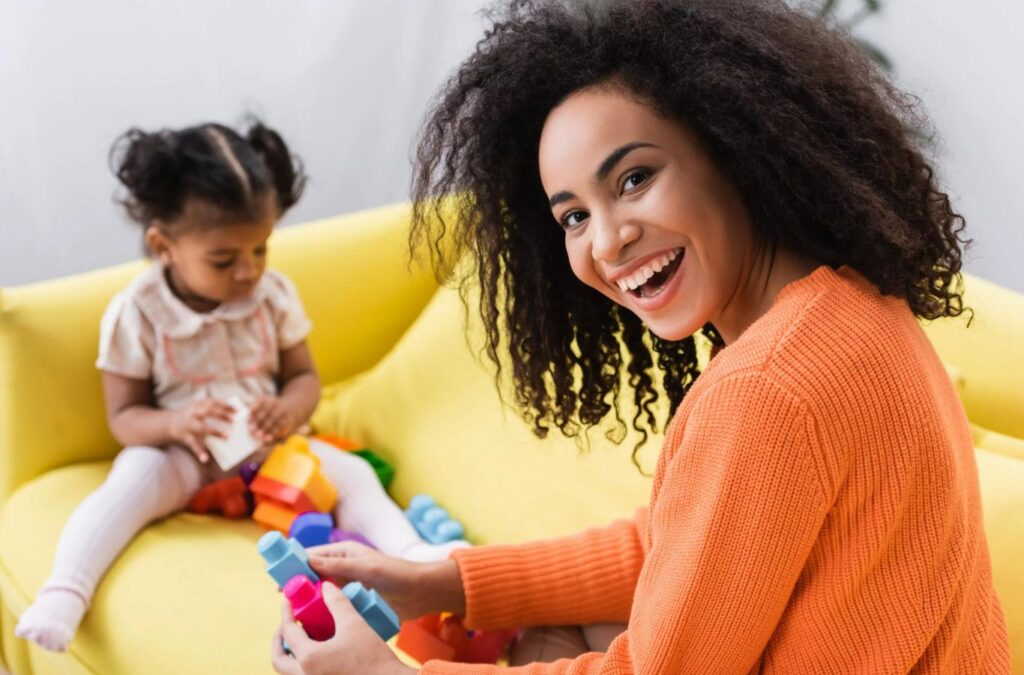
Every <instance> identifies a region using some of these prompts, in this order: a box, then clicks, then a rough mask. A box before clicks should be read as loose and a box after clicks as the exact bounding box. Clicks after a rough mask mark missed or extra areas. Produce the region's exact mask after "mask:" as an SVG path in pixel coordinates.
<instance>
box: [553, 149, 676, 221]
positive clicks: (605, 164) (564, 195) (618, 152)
mask: <svg viewBox="0 0 1024 675" xmlns="http://www.w3.org/2000/svg"><path fill="white" fill-rule="evenodd" d="M655 147H657V146H656V145H654V144H653V143H644V142H643V141H634V142H632V143H626V144H625V145H623V146H620V147H618V148H616V149H615V150H612V151H611V152H610V153H609V154H608V156H607V157H605V158H604V161H602V162H601V164H600V166H598V167H597V171H596V172H594V182H600V181H602V180H604V179H605V178H607V176H608V174H609V173H611V170H612V169H614V168H615V165H616V164H618V163H619V162H621V161H622V158H623V157H625V156H626V155H628V154H629V153H631V152H633V151H634V150H638V149H640V148H655ZM575 198H576V195H574V194H573V193H571V192H568V191H566V190H562V191H561V192H556V193H555V194H553V195H551V199H550V200H549V201H548V206H550V207H551V208H554V207H555V206H557V205H558V204H561V203H562V202H566V201H569V200H570V199H575Z"/></svg>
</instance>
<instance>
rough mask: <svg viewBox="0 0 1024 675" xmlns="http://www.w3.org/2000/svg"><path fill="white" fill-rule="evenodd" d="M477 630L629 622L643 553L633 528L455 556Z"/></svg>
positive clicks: (625, 525)
mask: <svg viewBox="0 0 1024 675" xmlns="http://www.w3.org/2000/svg"><path fill="white" fill-rule="evenodd" d="M452 557H453V558H454V559H455V561H456V563H457V564H458V566H459V571H460V573H461V575H462V584H463V587H464V589H465V592H466V625H467V626H469V627H471V628H479V629H484V628H506V627H511V626H537V625H563V624H587V623H601V622H610V621H617V622H626V621H628V620H629V608H630V605H631V604H632V600H633V591H634V590H635V588H636V583H637V578H638V576H639V574H640V567H641V565H642V564H643V550H642V548H641V546H640V539H639V537H638V535H637V528H636V525H635V523H634V522H633V521H617V522H615V523H613V524H611V525H609V526H607V527H603V528H593V529H590V530H586V531H584V532H581V533H580V534H576V535H572V536H569V537H564V538H559V539H549V540H543V541H537V542H530V543H526V544H518V545H514V546H504V545H502V546H481V547H478V548H472V549H460V550H457V551H455V552H454V553H453V554H452Z"/></svg>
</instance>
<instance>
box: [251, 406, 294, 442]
mask: <svg viewBox="0 0 1024 675" xmlns="http://www.w3.org/2000/svg"><path fill="white" fill-rule="evenodd" d="M298 426H299V424H298V422H297V417H296V415H295V414H294V413H293V412H292V410H291V409H290V408H289V407H288V404H287V403H285V402H284V401H283V400H281V399H280V398H278V397H277V396H261V397H260V398H258V399H256V401H255V403H253V404H252V406H251V407H250V408H249V431H250V433H252V435H253V436H255V437H256V438H257V439H259V440H261V441H263V442H264V443H269V442H270V441H277V440H281V439H284V438H286V437H287V436H288V435H289V434H291V433H292V432H293V431H295V429H296V428H297V427H298Z"/></svg>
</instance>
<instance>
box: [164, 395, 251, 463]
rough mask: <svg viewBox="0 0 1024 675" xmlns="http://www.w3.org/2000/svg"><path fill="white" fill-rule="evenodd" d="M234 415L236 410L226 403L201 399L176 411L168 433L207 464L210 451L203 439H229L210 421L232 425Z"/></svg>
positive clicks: (212, 399)
mask: <svg viewBox="0 0 1024 675" xmlns="http://www.w3.org/2000/svg"><path fill="white" fill-rule="evenodd" d="M234 413H235V409H234V408H232V407H231V406H229V405H228V404H227V403H225V402H224V401H218V400H217V399H214V398H205V399H201V400H198V401H195V402H193V403H191V404H190V405H188V406H186V407H184V408H181V409H180V410H176V411H174V416H173V417H172V418H171V423H170V428H169V429H168V432H169V433H170V436H171V438H173V439H174V440H176V441H178V442H179V443H182V444H184V445H185V446H187V447H188V449H189V450H191V451H192V453H193V454H194V455H195V456H196V457H198V458H199V461H200V462H203V463H205V462H208V461H209V460H210V451H209V450H208V449H207V448H206V443H205V441H204V440H203V439H205V438H206V437H207V436H218V437H220V438H227V434H226V433H225V432H224V431H222V430H221V429H220V428H218V427H215V426H213V425H211V424H210V419H217V420H222V421H224V422H225V423H227V424H228V425H230V424H231V418H232V416H233V415H234Z"/></svg>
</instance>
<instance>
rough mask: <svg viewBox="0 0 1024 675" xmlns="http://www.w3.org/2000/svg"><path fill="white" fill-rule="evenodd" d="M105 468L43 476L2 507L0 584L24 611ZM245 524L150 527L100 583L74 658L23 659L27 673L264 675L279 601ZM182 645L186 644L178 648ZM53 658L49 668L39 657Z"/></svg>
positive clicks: (196, 520)
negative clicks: (77, 667)
mask: <svg viewBox="0 0 1024 675" xmlns="http://www.w3.org/2000/svg"><path fill="white" fill-rule="evenodd" d="M109 468H110V463H109V462H95V463H89V464H79V465H75V466H70V467H66V468H62V469H57V470H54V471H50V472H48V473H46V474H45V475H43V476H41V477H40V478H38V479H36V480H34V481H31V482H29V483H27V484H26V485H24V486H22V487H21V488H20V489H19V490H17V491H16V492H15V493H14V494H13V495H12V496H11V498H10V499H9V500H8V501H7V502H6V503H5V504H4V505H3V510H2V511H0V583H2V585H3V586H2V590H3V597H4V600H5V602H6V603H7V604H8V605H9V606H10V608H11V609H12V610H13V611H14V612H15V613H16V614H20V613H21V612H22V611H24V609H25V608H26V607H27V606H28V603H29V601H30V599H31V598H32V597H33V596H34V594H35V593H36V591H37V590H38V589H39V587H40V586H41V585H42V583H43V582H44V581H45V579H46V577H47V576H48V574H49V571H50V567H51V565H52V562H53V554H54V549H55V548H56V544H57V538H58V537H59V535H60V531H61V528H63V526H64V522H65V521H66V520H67V518H68V516H69V515H70V514H71V511H72V510H73V509H74V508H75V506H77V505H78V504H79V503H80V502H81V501H82V500H83V499H84V498H85V497H86V495H87V494H88V493H89V492H91V491H92V490H94V489H95V488H96V487H98V486H99V484H100V483H101V482H102V481H103V479H104V477H105V476H106V474H107V471H108V470H109ZM261 533H262V532H261V529H260V528H259V526H257V525H256V524H255V523H253V522H251V521H228V520H224V519H222V518H213V517H207V516H198V515H193V514H181V515H178V516H174V517H172V518H168V519H166V520H164V521H162V522H159V523H156V524H153V525H151V526H150V527H148V528H146V529H145V530H144V531H143V532H142V534H141V535H139V537H137V538H136V539H135V541H133V542H132V544H131V545H130V546H129V547H128V549H127V551H126V552H125V554H124V555H122V556H121V558H119V559H118V560H117V562H116V563H115V564H114V566H113V568H112V569H111V572H110V574H109V575H108V577H107V578H106V579H104V581H103V582H101V583H100V586H99V589H98V591H97V594H96V597H95V599H94V601H93V608H92V610H91V611H90V612H89V614H87V616H86V619H85V621H84V623H83V624H82V627H81V630H80V631H79V633H78V636H77V637H76V638H75V641H74V642H73V643H72V645H71V655H70V656H61V657H53V656H50V655H45V654H43V653H41V652H39V650H37V649H36V648H34V647H33V648H32V650H30V652H29V659H30V660H31V661H32V663H33V671H35V672H77V670H75V671H72V667H73V665H74V664H72V663H70V660H71V659H74V660H76V661H78V662H79V664H80V665H82V666H84V667H85V668H86V669H87V670H88V671H91V672H94V673H157V672H164V673H261V672H264V673H270V672H272V669H271V667H270V657H269V654H270V640H271V636H272V635H273V632H274V630H275V629H276V627H277V621H278V617H279V610H280V602H281V600H280V598H281V596H280V595H279V594H278V593H277V590H276V587H275V585H274V583H273V581H272V580H271V579H270V577H268V576H267V574H266V572H264V570H263V565H262V560H261V559H260V557H259V555H257V553H256V541H257V539H258V538H259V536H260V534H261ZM186 645H187V647H186ZM37 659H40V660H46V661H48V662H55V663H58V664H59V663H60V661H57V660H56V659H64V665H63V667H60V668H58V669H56V670H55V669H54V668H53V667H52V664H51V667H45V666H42V665H41V664H38V663H36V660H37Z"/></svg>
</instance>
